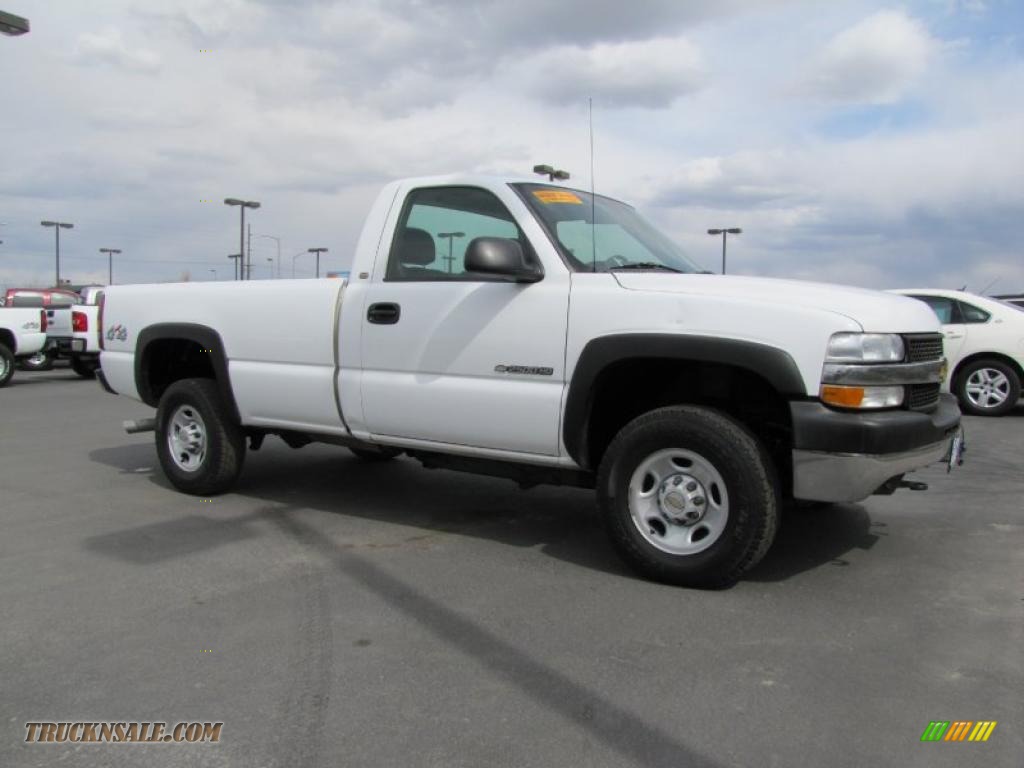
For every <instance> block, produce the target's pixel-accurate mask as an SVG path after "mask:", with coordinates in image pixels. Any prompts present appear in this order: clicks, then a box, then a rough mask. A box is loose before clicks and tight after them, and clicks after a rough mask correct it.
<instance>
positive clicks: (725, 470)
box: [597, 406, 781, 589]
mask: <svg viewBox="0 0 1024 768" xmlns="http://www.w3.org/2000/svg"><path fill="white" fill-rule="evenodd" d="M665 450H684V451H688V452H691V453H694V454H698V455H699V457H700V458H702V459H703V461H705V462H706V463H707V464H709V465H710V466H711V467H712V468H713V469H714V471H715V472H717V473H718V475H719V476H720V477H721V480H722V482H723V484H724V486H725V489H724V495H722V496H721V498H723V499H727V501H728V503H727V505H726V515H725V522H724V527H722V528H721V529H720V533H718V534H708V536H709V537H710V538H711V543H710V544H706V545H704V546H706V548H705V549H703V550H702V551H699V552H695V553H691V554H677V553H670V552H667V551H663V550H662V549H660V548H658V547H657V546H655V545H654V544H652V543H651V542H650V541H649V540H648V539H647V538H646V536H647V535H650V536H651V537H655V536H656V531H655V527H652V528H651V529H650V531H649V534H642V533H641V532H640V530H639V528H638V524H637V523H635V522H634V520H633V517H632V514H631V511H630V501H629V494H630V481H631V478H632V476H633V474H634V472H636V471H637V470H638V468H639V467H640V465H641V464H642V463H644V462H645V461H647V460H648V459H649V458H650V457H653V456H654V455H655V454H658V453H659V452H660V451H665ZM677 466H678V465H677ZM679 471H681V472H685V471H686V470H679ZM691 471H692V470H691ZM644 482H645V483H646V482H647V479H646V477H645V479H644ZM668 482H669V481H668V480H666V483H668ZM712 485H717V481H716V482H714V483H712ZM659 487H660V486H659ZM597 491H598V497H599V502H600V507H601V512H602V516H603V518H604V522H605V526H606V528H607V530H608V534H609V536H610V538H611V541H612V544H613V545H614V547H615V549H616V550H617V551H618V553H619V554H620V555H621V556H622V558H623V559H624V560H625V561H626V562H627V563H628V564H629V565H630V566H631V567H632V568H633V569H634V570H636V571H637V572H639V573H640V574H642V575H644V576H646V577H648V578H651V579H654V580H656V581H661V582H665V583H667V584H674V585H678V586H686V587H698V588H702V589H715V588H720V587H724V586H728V585H730V584H733V583H735V582H736V581H737V580H738V579H739V578H740V576H742V575H743V573H744V572H746V571H747V570H749V569H750V568H752V567H753V566H754V565H756V564H757V563H758V562H759V561H760V560H761V558H762V557H764V555H765V553H766V552H767V551H768V548H769V547H770V546H771V544H772V541H773V540H774V538H775V530H776V528H777V526H778V517H779V507H780V503H781V502H780V494H779V483H778V480H777V478H776V475H775V468H774V466H773V464H772V461H771V459H770V458H769V456H768V454H767V453H766V451H765V449H764V446H762V445H761V443H760V442H759V441H758V440H757V438H755V437H754V436H753V435H752V434H750V432H748V431H747V430H746V429H745V428H744V427H743V426H742V425H741V424H739V423H738V422H736V421H735V420H733V419H732V418H731V417H729V416H727V415H725V414H723V413H721V412H719V411H715V410H712V409H710V408H703V407H697V406H672V407H668V408H659V409H658V410H655V411H651V412H650V413H646V414H644V415H642V416H640V417H638V418H636V419H634V420H633V421H631V422H630V423H629V424H627V425H626V426H625V427H624V428H623V429H622V431H620V432H619V434H618V435H617V436H616V437H615V439H614V440H613V441H612V443H611V445H609V446H608V450H607V451H606V452H605V455H604V458H603V459H602V461H601V467H600V470H599V472H598V479H597ZM648 492H649V491H648ZM710 493H711V494H716V493H720V489H714V490H712V491H710ZM697 503H704V502H701V501H700V500H698V502H697ZM653 522H654V523H655V524H656V523H657V520H656V519H655V520H653ZM698 525H699V524H695V525H694V529H696V527H697V526H698ZM662 528H663V529H664V530H670V531H671V530H674V531H678V530H679V528H669V527H668V526H664V525H663V526H662ZM689 535H691V536H693V535H694V534H689ZM714 536H717V538H714Z"/></svg>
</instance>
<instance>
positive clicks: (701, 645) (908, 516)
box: [0, 370, 1024, 768]
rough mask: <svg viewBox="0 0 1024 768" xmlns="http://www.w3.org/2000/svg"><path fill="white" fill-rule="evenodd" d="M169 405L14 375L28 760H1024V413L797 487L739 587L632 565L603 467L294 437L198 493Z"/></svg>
mask: <svg viewBox="0 0 1024 768" xmlns="http://www.w3.org/2000/svg"><path fill="white" fill-rule="evenodd" d="M150 413H151V412H150V410H149V409H148V408H146V407H144V406H141V405H137V404H134V403H132V402H131V401H129V400H127V399H125V398H118V397H112V396H109V395H107V394H105V393H103V392H102V391H101V390H100V388H99V386H98V385H97V384H96V383H95V382H85V381H81V380H79V379H78V377H77V376H75V375H74V374H73V373H71V372H70V371H66V370H54V371H52V372H49V373H40V374H29V373H25V372H18V374H17V375H16V377H15V379H14V381H13V382H12V383H11V385H10V386H9V387H8V388H7V389H5V390H3V391H0V445H2V451H0V489H2V490H0V507H2V510H3V512H2V516H0V521H2V526H3V529H2V534H0V638H2V642H0V678H2V680H3V686H2V689H3V694H2V697H0V717H2V722H3V724H4V726H3V728H2V730H0V765H3V766H36V765H39V766H43V765H56V764H62V765H111V766H122V765H123V766H129V765H131V766H135V765H147V766H164V765H166V766H172V765H173V766H191V765H204V766H205V765H209V766H247V767H253V766H289V767H290V766H319V765H323V766H368V767H369V766H372V767H373V768H379V767H380V766H444V767H446V768H447V767H449V766H467V767H468V766H473V767H477V766H538V767H541V766H543V767H544V768H550V767H551V766H626V765H638V766H678V767H682V766H825V765H829V766H858V768H861V767H862V766H866V765H871V766H876V765H893V766H929V767H931V766H974V765H977V766H1019V765H1021V760H1022V755H1024V695H1022V692H1024V503H1022V498H1024V406H1020V407H1018V409H1017V411H1016V412H1015V413H1014V414H1013V415H1011V416H1008V417H1004V418H1002V419H999V420H983V419H971V418H969V419H966V420H965V423H966V428H967V436H968V447H969V452H968V455H967V463H966V465H965V466H964V467H963V468H962V469H961V470H960V471H957V472H954V473H953V474H951V475H946V474H945V472H944V471H943V470H941V469H939V468H934V469H930V470H928V471H925V472H921V473H918V475H917V476H916V477H917V478H918V479H923V480H925V481H926V482H928V483H930V485H931V490H930V491H929V492H927V493H914V492H910V491H904V492H901V493H899V494H897V495H895V496H892V497H873V498H871V499H869V500H868V501H866V502H864V503H863V504H858V505H844V506H838V507H834V508H829V509H825V510H813V511H791V512H790V513H788V514H787V516H786V517H785V519H784V520H783V525H782V528H781V531H780V534H779V537H778V539H777V541H776V545H775V547H774V549H773V551H772V552H771V553H770V554H769V556H768V558H767V559H766V561H765V562H763V563H762V564H761V565H760V566H759V567H758V568H757V569H756V570H755V571H754V572H753V573H752V574H751V575H750V576H749V577H748V578H747V579H745V580H744V581H742V582H741V583H739V584H738V585H736V586H735V587H733V588H732V589H728V590H724V591H719V592H697V591H687V590H682V589H676V588H670V587H665V586H661V585H657V584H652V583H649V582H646V581H642V580H640V579H638V578H636V577H634V576H633V575H632V574H631V573H629V572H627V571H626V570H625V569H624V567H623V566H622V565H621V563H620V562H619V560H618V559H617V558H616V556H615V554H614V553H613V552H612V551H611V549H610V547H609V546H608V545H607V544H606V542H605V538H604V535H603V532H602V531H601V529H600V526H599V523H598V520H597V519H596V514H595V511H594V505H593V502H592V495H591V494H590V493H588V492H586V491H580V490H571V489H557V488H537V489H534V490H531V491H527V492H522V491H518V490H516V488H515V486H514V485H513V484H512V483H510V482H507V481H502V480H492V479H486V478H479V477H474V476H470V475H460V474H455V473H451V472H444V471H428V470H424V469H422V468H421V467H420V466H419V465H418V464H417V463H415V462H413V461H411V460H409V459H404V458H403V459H399V460H397V461H395V462H391V463H390V464H383V465H367V464H363V463H362V462H360V461H358V460H356V459H355V458H353V457H352V456H351V455H350V454H349V453H348V452H347V451H344V450H342V449H337V448H330V447H326V446H310V447H306V448H304V449H301V450H299V451H293V450H291V449H289V448H287V447H285V446H284V445H283V443H281V442H280V441H278V440H276V439H269V440H268V441H267V443H266V444H265V446H264V448H263V450H261V451H260V452H258V453H250V454H249V456H248V459H247V465H246V470H245V473H244V475H243V477H242V480H241V483H240V485H239V488H238V490H237V492H236V493H232V494H230V495H227V496H222V497H218V498H215V499H213V500H212V501H204V500H201V499H198V498H192V497H189V496H184V495H181V494H179V493H177V492H175V491H173V490H171V488H170V487H169V485H168V483H167V482H166V481H165V480H164V478H163V476H162V474H161V473H160V471H159V469H158V467H157V462H156V455H155V451H154V448H153V440H152V435H149V434H145V435H126V434H125V433H124V432H123V431H122V429H121V426H120V425H121V421H122V420H123V419H128V418H136V417H140V416H145V415H150ZM932 720H972V721H977V720H995V721H998V726H997V727H996V729H995V730H994V732H993V733H992V736H991V737H990V739H989V741H988V742H986V743H983V744H979V743H969V742H964V743H948V742H940V743H922V742H921V741H920V738H921V734H922V732H923V731H924V729H925V727H926V726H927V725H928V723H929V721H932ZM36 721H43V722H46V721H54V722H61V721H145V722H168V723H174V722H178V721H211V722H212V721H222V722H223V723H224V726H223V731H222V736H221V740H220V742H219V743H217V744H145V745H142V744H102V745H101V744H69V743H65V744H35V743H33V744H26V743H25V739H26V727H25V723H27V722H36Z"/></svg>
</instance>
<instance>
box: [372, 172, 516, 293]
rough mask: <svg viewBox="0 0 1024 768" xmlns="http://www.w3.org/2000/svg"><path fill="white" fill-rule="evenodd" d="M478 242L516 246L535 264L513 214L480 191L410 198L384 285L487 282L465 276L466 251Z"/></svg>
mask: <svg viewBox="0 0 1024 768" xmlns="http://www.w3.org/2000/svg"><path fill="white" fill-rule="evenodd" d="M477 237H503V238H509V239H511V240H517V241H518V242H519V244H520V245H521V246H522V248H523V252H524V254H526V258H527V261H534V262H535V261H536V259H535V257H533V252H532V250H531V249H530V245H529V242H528V241H527V239H526V236H525V235H524V234H523V233H522V231H521V230H520V229H519V225H518V224H516V222H515V219H513V218H512V214H511V213H509V212H508V209H507V208H505V206H504V205H502V203H501V201H500V200H498V198H497V197H495V196H494V195H493V194H491V193H490V192H488V191H487V190H485V189H479V188H477V187H429V188H424V189H417V190H414V191H413V192H411V193H410V194H409V196H408V198H406V202H405V208H404V210H403V211H402V215H401V218H400V219H399V221H398V226H397V227H396V228H395V238H394V241H393V242H392V244H391V253H390V255H389V257H388V266H387V272H386V274H385V276H384V279H385V281H392V282H394V281H399V282H406V281H433V282H442V281H457V280H462V281H467V280H470V281H483V280H487V279H488V278H487V277H486V276H484V275H481V274H477V273H472V272H467V271H466V266H465V264H466V248H467V246H468V245H469V244H470V243H471V242H472V241H473V240H474V239H475V238H477Z"/></svg>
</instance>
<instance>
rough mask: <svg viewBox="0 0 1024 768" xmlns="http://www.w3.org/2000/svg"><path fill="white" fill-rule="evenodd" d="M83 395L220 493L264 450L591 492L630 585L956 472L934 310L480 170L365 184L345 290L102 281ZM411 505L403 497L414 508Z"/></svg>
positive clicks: (737, 566)
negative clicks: (791, 508) (98, 389)
mask: <svg viewBox="0 0 1024 768" xmlns="http://www.w3.org/2000/svg"><path fill="white" fill-rule="evenodd" d="M100 323H101V325H102V327H103V329H104V331H103V338H102V341H103V344H104V351H103V352H102V354H101V360H102V371H101V375H100V378H101V383H102V384H103V386H104V387H105V388H106V389H107V390H108V391H111V392H115V393H121V394H124V395H127V396H129V397H132V398H135V399H138V400H141V401H143V402H144V403H147V404H149V405H151V406H153V407H154V408H156V409H157V413H156V416H155V418H153V419H146V420H141V421H139V422H134V423H129V424H127V425H126V426H127V428H128V429H129V431H141V430H146V429H155V431H156V448H157V451H158V454H159V458H160V462H161V465H162V468H163V470H164V472H165V473H166V475H167V477H168V478H169V480H170V481H171V482H172V483H173V484H174V485H175V486H176V487H177V488H179V489H181V490H182V491H185V492H187V493H192V494H200V495H209V494H215V493H220V492H223V491H227V490H228V489H230V488H231V487H232V485H233V484H234V483H235V481H236V479H237V478H238V476H239V473H240V472H241V470H242V464H243V460H244V458H245V452H246V441H247V440H248V444H249V449H250V450H253V449H258V448H259V447H260V445H261V443H262V442H263V439H264V438H265V437H266V436H267V435H277V436H279V437H281V438H282V439H283V440H284V441H285V442H286V443H288V444H289V445H291V446H293V447H299V446H301V445H304V444H306V443H309V442H311V441H321V442H327V443H335V444H340V445H343V446H347V447H349V448H350V449H352V451H353V452H355V453H356V455H358V456H360V457H363V458H366V459H371V460H378V459H387V458H391V457H393V456H395V455H397V454H399V453H402V452H404V453H406V454H408V455H410V456H412V457H414V458H416V459H418V460H419V461H421V462H422V463H423V464H424V465H426V466H428V467H440V468H447V469H454V470H462V471H470V472H478V473H484V474H490V475H497V476H503V477H509V478H512V479H515V480H518V481H519V482H520V483H521V484H522V485H524V486H528V485H533V484H539V483H561V484H573V485H578V486H584V487H591V488H596V490H597V495H598V499H599V502H600V507H601V510H602V515H603V517H604V520H605V522H606V523H607V528H608V531H609V533H610V536H611V540H612V542H613V544H614V546H615V547H616V549H617V550H618V551H619V552H620V554H621V555H622V556H623V557H624V558H625V559H626V560H627V561H628V562H629V563H630V564H631V565H632V566H633V567H635V568H636V569H638V570H639V571H640V572H642V573H644V574H646V575H647V576H649V577H652V578H655V579H659V580H662V581H666V582H670V583H675V584H683V585H690V586H700V587H711V586H718V585H722V584H726V583H730V582H732V581H734V580H735V579H737V578H738V577H739V576H740V575H741V574H742V573H743V572H744V571H746V570H747V569H749V568H750V567H751V566H753V565H754V564H755V563H756V562H757V561H758V560H759V559H760V558H761V557H762V556H763V555H764V554H765V552H766V551H767V550H768V548H769V546H770V545H771V543H772V539H773V536H774V534H775V530H776V524H777V519H778V515H779V508H780V504H781V502H782V500H783V499H785V498H796V499H807V500H817V501H826V502H828V501H856V500H860V499H863V498H865V497H867V496H868V495H870V494H872V493H891V492H893V491H894V490H895V489H897V488H899V487H912V488H919V489H920V488H922V487H923V484H922V483H912V482H909V481H905V480H903V475H904V474H905V473H907V472H910V471H912V470H914V469H918V468H920V467H923V466H925V465H928V464H931V463H933V462H939V461H943V460H945V461H948V462H949V463H950V464H951V465H952V464H953V463H956V462H957V461H958V458H959V453H960V446H961V444H962V439H961V432H960V428H959V424H960V413H959V410H958V409H957V406H956V403H955V401H954V399H953V398H952V397H950V396H948V395H944V394H940V392H939V386H940V382H941V381H942V377H943V373H944V366H945V361H944V359H943V346H942V336H941V335H940V333H939V324H938V321H937V319H936V317H935V315H934V314H933V313H932V312H931V310H929V309H928V308H927V307H926V306H925V305H924V304H922V303H920V302H918V301H914V300H912V299H907V298H903V297H899V296H893V295H889V294H884V293H880V292H875V291H867V290H858V289H852V288H844V287H839V286H834V285H820V284H812V283H801V282H791V281H783V280H770V279H758V278H750V277H725V276H721V275H713V274H708V273H702V272H701V270H700V269H699V268H698V267H697V266H696V265H694V264H693V262H691V261H690V260H688V259H687V257H686V256H684V255H683V254H682V253H681V252H680V251H679V250H678V249H677V248H676V246H674V245H673V244H672V243H671V242H670V241H669V240H668V239H667V238H666V237H665V236H663V235H662V234H660V233H659V232H658V231H657V230H655V229H654V228H653V227H652V226H651V225H650V224H648V223H646V222H645V221H644V220H643V219H642V218H641V217H640V216H639V215H638V214H637V213H636V211H635V210H634V209H633V208H632V207H630V206H628V205H626V204H624V203H621V202H617V201H615V200H612V199H609V198H606V197H600V196H598V197H596V198H592V197H591V195H589V194H588V193H586V192H582V191H579V190H573V189H568V188H565V187H559V186H553V185H549V184H537V183H532V182H526V181H524V182H516V181H510V180H507V179H494V178H485V177H477V176H450V177H443V178H427V179H411V180H405V181H399V182H395V183H392V184H389V185H388V186H387V187H385V188H384V190H383V191H382V192H381V193H380V195H379V197H378V198H377V200H376V202H375V203H374V204H373V207H372V208H371V210H370V212H369V215H368V217H367V219H366V223H365V225H364V227H363V231H362V234H361V236H360V238H359V241H358V244H357V246H356V250H355V254H354V259H353V263H352V271H351V278H350V279H348V280H337V279H324V280H294V281H273V282H271V281H264V282H241V283H202V284H198V283H188V284H171V285H137V286H123V287H122V286H114V287H110V288H108V289H107V290H106V292H105V299H104V301H103V302H102V303H101V317H100ZM410 498H412V497H410Z"/></svg>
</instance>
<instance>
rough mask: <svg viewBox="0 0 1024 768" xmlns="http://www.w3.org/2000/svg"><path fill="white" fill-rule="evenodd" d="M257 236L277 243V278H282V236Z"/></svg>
mask: <svg viewBox="0 0 1024 768" xmlns="http://www.w3.org/2000/svg"><path fill="white" fill-rule="evenodd" d="M256 237H266V238H268V239H270V240H273V241H274V242H276V243H277V278H278V279H279V280H280V279H281V238H280V237H274V236H273V235H256Z"/></svg>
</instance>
